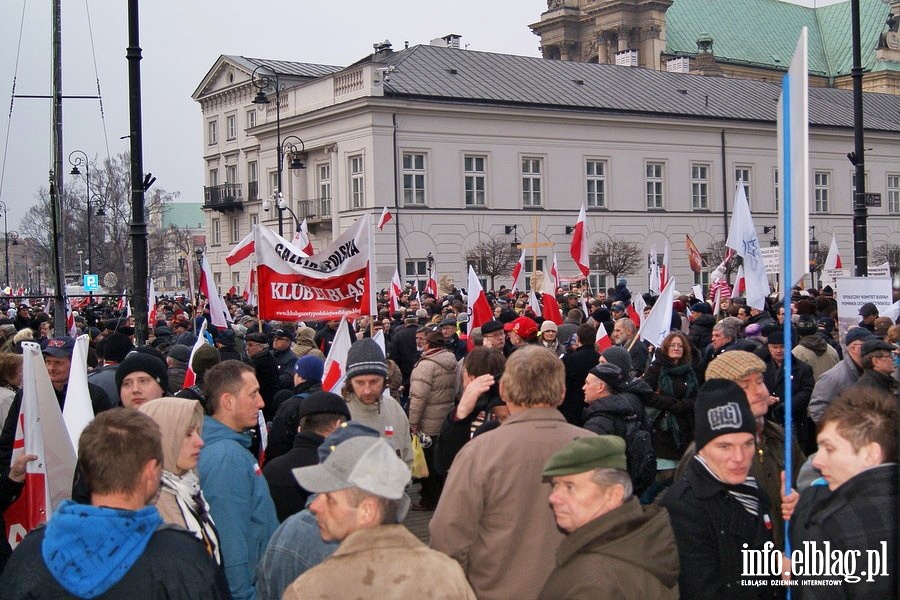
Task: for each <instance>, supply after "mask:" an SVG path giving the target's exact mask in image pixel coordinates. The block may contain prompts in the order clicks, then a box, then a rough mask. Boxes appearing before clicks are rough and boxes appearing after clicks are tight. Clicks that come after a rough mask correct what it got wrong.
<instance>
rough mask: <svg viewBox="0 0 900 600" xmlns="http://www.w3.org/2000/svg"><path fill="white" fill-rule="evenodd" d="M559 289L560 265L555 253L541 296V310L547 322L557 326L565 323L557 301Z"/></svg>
mask: <svg viewBox="0 0 900 600" xmlns="http://www.w3.org/2000/svg"><path fill="white" fill-rule="evenodd" d="M558 289H559V264H558V263H557V261H556V253H555V252H554V253H553V264H552V265H550V271H549V272H548V273H547V277H545V278H544V293H543V294H541V308H542V309H543V316H544V319H545V320H548V321H553V322H554V323H556V324H557V325H561V324H562V322H563V317H562V311H560V310H559V302H557V301H556V290H558Z"/></svg>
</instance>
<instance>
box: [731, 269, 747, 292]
mask: <svg viewBox="0 0 900 600" xmlns="http://www.w3.org/2000/svg"><path fill="white" fill-rule="evenodd" d="M746 291H747V278H746V277H744V265H741V266H739V267H738V270H737V275H735V277H734V292H733V293H732V296H743V295H744V292H746Z"/></svg>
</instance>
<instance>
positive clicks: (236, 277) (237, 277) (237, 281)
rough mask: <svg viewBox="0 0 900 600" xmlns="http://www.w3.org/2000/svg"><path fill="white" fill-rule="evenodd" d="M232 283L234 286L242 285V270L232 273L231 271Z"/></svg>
mask: <svg viewBox="0 0 900 600" xmlns="http://www.w3.org/2000/svg"><path fill="white" fill-rule="evenodd" d="M231 285H233V286H235V287H238V286H240V285H241V273H240V271H238V272H232V273H231ZM238 292H240V289H238Z"/></svg>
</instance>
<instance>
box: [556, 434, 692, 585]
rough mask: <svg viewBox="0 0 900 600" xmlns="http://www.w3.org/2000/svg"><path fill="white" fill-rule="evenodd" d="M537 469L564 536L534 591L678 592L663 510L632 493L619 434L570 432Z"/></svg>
mask: <svg viewBox="0 0 900 600" xmlns="http://www.w3.org/2000/svg"><path fill="white" fill-rule="evenodd" d="M543 476H544V479H550V480H551V484H552V486H553V492H552V493H551V494H550V507H551V508H552V509H553V514H554V515H555V517H556V524H557V526H558V527H559V528H560V529H562V530H563V531H564V532H565V533H566V539H564V540H563V541H562V544H560V546H559V549H558V550H557V551H556V568H555V569H554V570H553V573H551V574H550V578H549V579H548V580H547V583H545V584H544V589H543V590H541V595H540V596H539V598H541V599H542V600H565V599H566V598H572V599H574V598H604V597H611V596H615V597H617V598H660V599H665V598H671V599H672V600H676V599H677V598H678V554H677V547H676V545H675V534H674V533H673V532H672V526H671V525H670V524H669V515H668V513H666V511H664V510H662V509H661V508H659V507H657V506H646V507H642V506H641V504H640V503H639V502H638V499H637V498H636V497H635V496H633V495H632V488H631V478H630V477H629V476H628V473H627V471H626V465H625V442H624V440H622V438H620V437H618V436H611V435H600V436H597V437H585V438H580V439H577V440H575V441H574V442H572V443H571V444H569V445H568V446H566V447H565V448H563V449H562V450H560V451H559V452H557V453H556V454H554V455H553V456H552V457H550V460H548V461H547V464H546V465H544V472H543Z"/></svg>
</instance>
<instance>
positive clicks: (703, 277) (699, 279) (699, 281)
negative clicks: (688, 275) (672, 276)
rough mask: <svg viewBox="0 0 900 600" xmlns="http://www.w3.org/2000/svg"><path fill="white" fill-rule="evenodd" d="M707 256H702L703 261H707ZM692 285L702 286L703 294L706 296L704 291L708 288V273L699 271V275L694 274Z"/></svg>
mask: <svg viewBox="0 0 900 600" xmlns="http://www.w3.org/2000/svg"><path fill="white" fill-rule="evenodd" d="M707 258H708V257H707V256H706V255H703V260H704V261H707ZM693 275H694V285H700V286H703V294H704V295H706V290H707V289H708V288H709V271H708V270H705V269H704V270H701V271H700V272H699V273H694V274H693Z"/></svg>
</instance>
